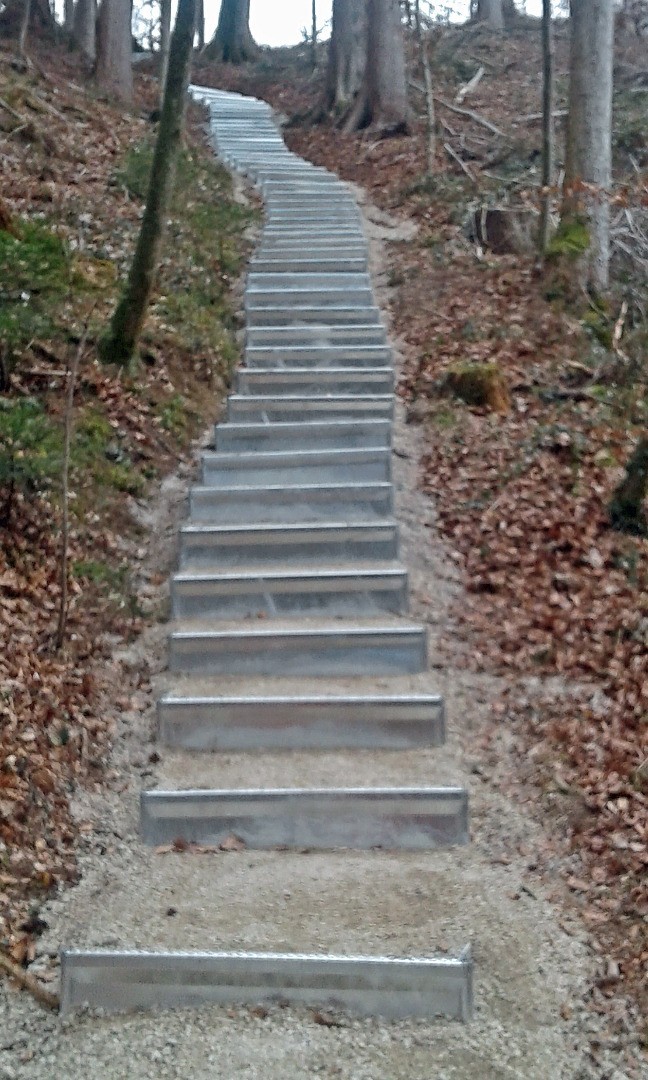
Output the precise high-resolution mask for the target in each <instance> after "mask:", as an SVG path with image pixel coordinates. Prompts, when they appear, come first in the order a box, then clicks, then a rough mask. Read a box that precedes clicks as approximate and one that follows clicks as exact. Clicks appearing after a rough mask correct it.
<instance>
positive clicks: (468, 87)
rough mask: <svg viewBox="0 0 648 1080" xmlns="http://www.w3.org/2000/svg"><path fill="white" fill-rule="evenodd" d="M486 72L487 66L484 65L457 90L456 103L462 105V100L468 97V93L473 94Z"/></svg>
mask: <svg viewBox="0 0 648 1080" xmlns="http://www.w3.org/2000/svg"><path fill="white" fill-rule="evenodd" d="M485 74H486V68H485V67H484V66H483V65H482V66H480V67H479V68H478V70H477V71H476V72H475V74H474V75H473V77H472V79H470V81H469V82H467V83H466V84H465V86H462V87H461V89H460V90H458V91H457V93H456V94H455V105H461V103H462V101H464V99H465V98H467V97H468V94H472V92H473V90H476V89H477V87H478V86H479V84H480V82H481V81H482V79H483V78H484V75H485Z"/></svg>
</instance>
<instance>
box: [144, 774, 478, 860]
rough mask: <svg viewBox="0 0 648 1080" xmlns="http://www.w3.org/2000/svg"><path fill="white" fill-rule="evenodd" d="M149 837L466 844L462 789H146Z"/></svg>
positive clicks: (336, 844)
mask: <svg viewBox="0 0 648 1080" xmlns="http://www.w3.org/2000/svg"><path fill="white" fill-rule="evenodd" d="M140 830H141V836H142V839H143V841H144V843H145V844H169V843H173V842H174V841H175V840H184V841H187V842H188V843H196V844H216V845H217V844H221V843H222V842H223V841H224V840H225V839H226V838H227V837H229V836H232V835H234V836H236V837H237V838H239V839H240V840H242V841H243V843H244V844H245V846H246V847H248V848H274V847H279V846H280V847H289V848H290V847H292V848H303V847H307V848H317V849H319V850H330V849H333V848H356V849H361V850H362V849H364V850H366V849H368V848H376V847H382V848H389V849H398V850H401V851H430V850H434V849H436V848H444V847H452V846H455V845H458V844H466V843H468V796H467V793H466V791H465V790H464V789H463V788H438V787H429V788H320V789H311V788H292V789H291V788H283V789H275V790H248V791H144V792H142V795H141V801H140Z"/></svg>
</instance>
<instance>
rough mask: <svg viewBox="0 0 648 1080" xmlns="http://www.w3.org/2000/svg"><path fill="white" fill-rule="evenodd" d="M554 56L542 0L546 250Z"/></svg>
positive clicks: (547, 8) (546, 0)
mask: <svg viewBox="0 0 648 1080" xmlns="http://www.w3.org/2000/svg"><path fill="white" fill-rule="evenodd" d="M554 96H555V94H554V56H553V28H552V25H551V0H542V179H541V183H542V188H543V191H542V198H541V205H540V231H539V236H538V241H539V243H538V246H539V248H540V251H541V253H542V254H543V255H544V253H545V252H546V250H547V244H548V243H549V230H550V226H551V191H550V188H551V185H552V184H553V171H554V122H553V112H554Z"/></svg>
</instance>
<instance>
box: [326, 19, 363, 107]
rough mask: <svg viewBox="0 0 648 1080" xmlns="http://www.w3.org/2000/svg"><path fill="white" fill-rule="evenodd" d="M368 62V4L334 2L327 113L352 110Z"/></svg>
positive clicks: (327, 76) (327, 71)
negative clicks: (332, 110)
mask: <svg viewBox="0 0 648 1080" xmlns="http://www.w3.org/2000/svg"><path fill="white" fill-rule="evenodd" d="M366 62H367V2H366V0H333V21H332V25H331V42H330V45H329V52H328V66H327V69H326V93H325V105H326V109H327V111H328V110H331V109H334V110H335V111H336V112H343V111H344V110H345V109H348V108H349V106H350V105H351V103H352V102H353V100H354V98H355V96H356V94H357V93H358V91H359V90H360V87H361V86H362V79H363V75H364V69H365V65H366Z"/></svg>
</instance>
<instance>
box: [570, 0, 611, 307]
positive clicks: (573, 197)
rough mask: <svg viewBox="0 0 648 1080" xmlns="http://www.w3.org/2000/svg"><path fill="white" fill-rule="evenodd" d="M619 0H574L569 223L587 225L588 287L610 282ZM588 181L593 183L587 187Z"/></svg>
mask: <svg viewBox="0 0 648 1080" xmlns="http://www.w3.org/2000/svg"><path fill="white" fill-rule="evenodd" d="M613 45H614V0H571V45H570V62H569V73H570V74H569V114H568V119H567V153H566V164H565V200H564V205H563V213H562V222H563V227H564V228H568V227H569V222H570V221H578V222H580V223H585V224H586V227H587V230H588V235H589V248H588V251H587V253H586V254H585V255H584V257H583V258H582V259H581V260H580V264H581V265H580V267H579V271H580V276H581V280H582V283H583V284H584V285H589V286H592V287H593V288H594V289H597V290H601V291H605V289H607V287H608V284H609V262H610V206H609V189H610V185H611V183H612V62H613ZM583 185H587V187H585V188H583Z"/></svg>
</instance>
